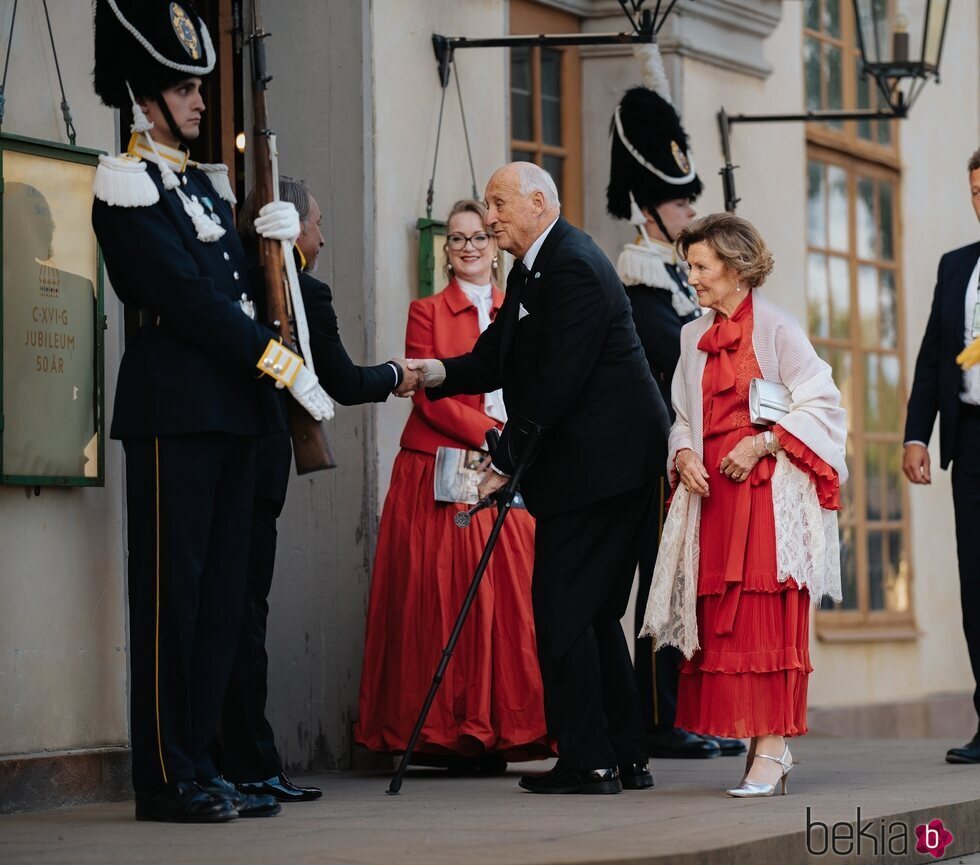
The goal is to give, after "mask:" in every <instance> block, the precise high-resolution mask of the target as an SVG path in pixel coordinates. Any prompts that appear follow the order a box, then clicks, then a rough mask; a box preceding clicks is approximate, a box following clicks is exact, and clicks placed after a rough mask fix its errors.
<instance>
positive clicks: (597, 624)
mask: <svg viewBox="0 0 980 865" xmlns="http://www.w3.org/2000/svg"><path fill="white" fill-rule="evenodd" d="M650 504H651V488H650V487H648V486H647V487H641V488H639V489H636V490H631V491H629V492H627V493H623V494H621V495H618V496H615V497H613V498H610V499H606V500H604V501H601V502H597V503H595V504H592V505H589V506H587V507H584V508H581V509H579V510H577V511H572V512H570V513H564V514H561V515H559V516H555V517H547V518H540V519H538V520H537V524H536V527H535V542H534V577H533V581H532V589H531V591H532V596H533V601H534V626H535V628H536V630H537V639H538V661H539V663H540V665H541V678H542V681H543V684H544V698H545V714H546V718H547V723H548V732H549V733H550V734H551V735H552V736H553V737H554V738H555V740H556V741H557V743H558V753H559V756H560V759H561V762H562V765H564V766H567V767H569V768H574V769H598V768H606V767H611V766H615V765H628V764H630V763H640V762H646V756H645V751H644V747H643V719H642V716H641V714H640V706H639V699H638V697H637V692H636V680H635V678H634V675H633V665H632V663H631V662H630V656H629V646H628V644H627V642H626V636H625V634H624V633H623V629H622V626H621V625H620V619H621V618H622V617H623V615H624V614H625V612H626V606H627V604H628V603H629V596H630V589H631V588H632V583H633V576H634V573H635V570H636V562H637V557H638V555H639V551H640V546H641V542H642V539H643V536H644V534H645V532H646V529H647V519H648V516H647V514H648V510H649V508H650Z"/></svg>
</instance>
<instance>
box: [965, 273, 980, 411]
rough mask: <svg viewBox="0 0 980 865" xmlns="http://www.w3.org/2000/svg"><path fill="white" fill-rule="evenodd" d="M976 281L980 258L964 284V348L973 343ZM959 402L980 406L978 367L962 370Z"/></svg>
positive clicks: (977, 295)
mask: <svg viewBox="0 0 980 865" xmlns="http://www.w3.org/2000/svg"><path fill="white" fill-rule="evenodd" d="M978 281H980V258H978V259H977V263H976V264H975V265H974V267H973V273H972V274H970V281H969V282H968V283H967V284H966V301H965V303H966V319H965V321H964V325H963V347H964V348H966V346H968V345H969V344H970V343H972V342H973V338H974V337H973V310H974V308H975V307H976V305H977V302H978V301H980V293H978V288H980V286H978V284H977V283H978ZM960 400H962V401H963V402H965V403H968V404H970V405H980V366H971V367H970V368H969V369H965V370H963V390H961V391H960Z"/></svg>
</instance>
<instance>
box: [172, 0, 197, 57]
mask: <svg viewBox="0 0 980 865" xmlns="http://www.w3.org/2000/svg"><path fill="white" fill-rule="evenodd" d="M170 23H171V24H172V25H173V28H174V33H176V34H177V38H178V39H179V40H180V44H181V45H183V46H184V50H185V51H186V52H187V53H188V54H190V55H191V58H192V59H194V60H200V59H201V40H200V39H199V38H198V35H197V28H196V27H195V26H194V22H193V21H191V19H190V17H189V16H188V15H187V13H186V12H185V11H184V8H183V7H182V6H181V5H180V4H179V3H171V4H170Z"/></svg>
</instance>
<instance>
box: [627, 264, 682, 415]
mask: <svg viewBox="0 0 980 865" xmlns="http://www.w3.org/2000/svg"><path fill="white" fill-rule="evenodd" d="M665 266H666V267H667V272H668V273H669V274H671V276H672V277H673V278H677V276H676V271H675V270H674V268H673V267H671V266H670V265H665ZM678 281H679V279H678ZM626 296H627V297H628V298H629V299H630V304H631V305H632V307H633V323H634V324H635V325H636V332H637V333H638V334H639V336H640V342H641V343H642V344H643V351H644V353H645V354H646V356H647V363H649V364H650V372H652V373H653V379H654V381H655V382H656V383H657V387H659V388H660V395H661V396H662V397H663V399H664V403H665V404H666V406H667V412H668V413H669V414H670V419H671V421H673V419H674V410H673V407H672V406H671V404H670V383H671V382H672V381H673V379H674V370H675V369H677V362H678V361H679V360H680V356H681V328H682V327H684V325H685V324H687V323H688V322H690V321H694V319H695V318H697V313H696V312H692V313H690V314H689V315H685V316H683V317H681V316H680V315H678V314H677V312H676V310H675V309H674V305H673V304H672V303H671V293H670V292H669V291H667V290H666V289H663V288H652V287H651V286H649V285H627V286H626Z"/></svg>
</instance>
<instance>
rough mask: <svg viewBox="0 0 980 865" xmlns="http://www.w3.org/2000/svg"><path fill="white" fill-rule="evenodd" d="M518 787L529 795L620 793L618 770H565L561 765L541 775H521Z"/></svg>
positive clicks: (621, 786) (556, 765)
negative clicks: (529, 793)
mask: <svg viewBox="0 0 980 865" xmlns="http://www.w3.org/2000/svg"><path fill="white" fill-rule="evenodd" d="M520 786H521V787H523V788H524V789H525V790H527V791H529V792H531V793H591V794H599V795H601V794H608V793H622V792H623V785H622V784H621V783H620V781H619V770H618V769H615V768H613V769H565V768H564V767H563V766H562V765H561V763H556V764H555V768H554V769H552V770H551V771H550V772H545V773H544V774H543V775H523V776H521V780H520Z"/></svg>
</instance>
